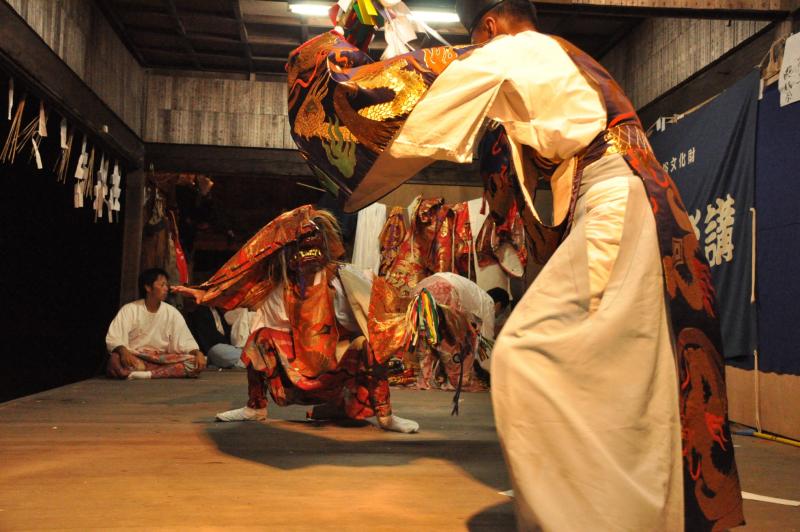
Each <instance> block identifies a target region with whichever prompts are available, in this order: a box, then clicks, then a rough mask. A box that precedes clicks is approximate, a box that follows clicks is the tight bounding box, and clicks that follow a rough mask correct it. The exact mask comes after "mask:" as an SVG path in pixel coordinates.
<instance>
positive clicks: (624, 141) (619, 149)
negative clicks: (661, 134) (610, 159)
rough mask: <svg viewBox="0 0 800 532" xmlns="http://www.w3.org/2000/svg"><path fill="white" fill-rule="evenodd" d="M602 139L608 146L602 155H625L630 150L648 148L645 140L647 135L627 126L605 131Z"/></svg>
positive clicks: (647, 142) (638, 129)
mask: <svg viewBox="0 0 800 532" xmlns="http://www.w3.org/2000/svg"><path fill="white" fill-rule="evenodd" d="M603 138H604V140H605V141H606V144H608V147H607V148H606V151H605V153H604V155H613V154H622V153H626V152H627V151H628V150H629V149H631V148H640V147H643V148H649V147H650V142H649V141H648V140H647V135H646V134H645V133H644V131H642V130H641V129H640V128H632V127H628V126H627V125H622V126H615V127H612V128H609V129H607V130H606V132H605V136H604V137H603Z"/></svg>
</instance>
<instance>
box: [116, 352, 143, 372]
mask: <svg viewBox="0 0 800 532" xmlns="http://www.w3.org/2000/svg"><path fill="white" fill-rule="evenodd" d="M117 353H119V361H120V362H121V363H122V367H123V368H125V369H130V370H139V371H143V370H145V369H146V368H145V365H144V362H142V361H141V360H139V357H137V356H136V355H134V354H133V353H132V352H131V351H130V350H129V349H127V348H125V347H123V348H122V349H118V350H117Z"/></svg>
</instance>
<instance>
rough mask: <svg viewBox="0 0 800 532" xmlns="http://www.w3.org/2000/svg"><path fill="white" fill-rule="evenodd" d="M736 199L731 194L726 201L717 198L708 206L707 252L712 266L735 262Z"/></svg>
mask: <svg viewBox="0 0 800 532" xmlns="http://www.w3.org/2000/svg"><path fill="white" fill-rule="evenodd" d="M734 203H735V201H734V199H733V198H732V197H731V195H730V194H728V195H727V197H726V198H725V199H722V198H717V200H716V202H715V203H712V204H710V205H708V207H707V210H706V217H705V220H704V222H705V224H706V227H705V235H706V237H705V242H704V243H705V252H706V259H708V263H709V264H710V265H711V266H719V265H720V264H722V263H723V262H730V261H732V260H733V223H734V220H735V216H736V209H735V208H734Z"/></svg>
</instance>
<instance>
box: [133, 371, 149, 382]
mask: <svg viewBox="0 0 800 532" xmlns="http://www.w3.org/2000/svg"><path fill="white" fill-rule="evenodd" d="M152 378H153V372H152V371H131V372H130V373H129V374H128V380H129V381H132V380H136V379H152Z"/></svg>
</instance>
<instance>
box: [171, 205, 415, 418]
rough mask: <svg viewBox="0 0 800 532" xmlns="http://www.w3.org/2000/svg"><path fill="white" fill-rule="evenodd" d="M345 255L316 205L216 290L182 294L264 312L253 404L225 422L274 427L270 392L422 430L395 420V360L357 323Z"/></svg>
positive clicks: (208, 286)
mask: <svg viewBox="0 0 800 532" xmlns="http://www.w3.org/2000/svg"><path fill="white" fill-rule="evenodd" d="M343 254H344V246H343V245H342V240H341V237H340V235H339V229H338V224H337V222H336V219H335V218H334V217H333V215H331V214H330V213H328V212H327V211H321V210H315V209H314V208H313V207H311V206H310V205H306V206H302V207H298V208H297V209H294V210H292V211H289V212H286V213H284V214H282V215H280V216H278V217H277V218H275V219H274V220H273V221H272V222H270V223H269V224H267V225H266V226H264V227H263V228H262V229H261V230H260V231H259V232H258V233H256V235H255V236H253V237H252V238H251V239H250V240H249V241H248V242H247V243H246V244H245V245H244V247H242V249H241V250H239V251H238V252H237V253H236V255H234V256H233V258H231V259H230V260H229V261H228V262H227V263H226V264H225V265H224V266H223V267H222V268H221V269H220V270H219V271H218V272H217V273H215V274H214V275H213V276H212V277H211V279H209V280H208V281H207V282H205V283H203V284H202V285H200V286H198V287H175V291H176V292H179V293H182V294H184V295H191V296H193V297H194V298H195V300H196V301H197V302H198V303H201V304H204V305H213V306H217V307H222V308H224V309H226V310H231V309H233V308H236V307H247V308H250V309H251V310H254V311H256V315H255V317H254V320H253V324H252V326H251V334H250V337H249V339H248V340H247V343H246V344H245V346H244V348H243V350H242V362H243V363H244V364H245V365H246V366H247V382H248V401H247V406H245V407H243V408H238V409H235V410H230V411H227V412H222V413H219V414H217V419H218V420H220V421H248V420H261V419H265V418H266V416H267V395H266V390H269V395H270V396H271V397H272V400H273V401H274V402H275V403H276V404H277V405H280V406H285V405H291V404H302V405H315V407H314V409H313V410H312V411H311V413H310V417H312V418H314V419H331V418H341V417H346V418H350V419H367V418H371V417H373V416H375V417H376V418H377V421H378V425H379V426H380V427H381V428H383V429H385V430H391V431H396V432H407V433H409V432H417V430H419V425H418V424H417V423H416V422H414V421H411V420H407V419H403V418H400V417H397V416H395V415H393V414H392V407H391V403H390V401H389V384H388V381H387V376H388V375H387V364H386V361H385V360H378V359H376V357H375V354H374V353H373V351H372V349H371V348H370V345H369V342H368V341H367V340H366V338H365V337H364V335H363V333H362V330H363V329H362V327H365V326H366V317H364V316H359V317H358V318H357V317H356V316H355V315H354V313H353V308H352V307H351V305H350V303H349V301H348V295H347V294H346V293H345V289H344V287H343V285H342V281H341V280H340V276H339V270H340V268H343V265H341V264H340V263H337V262H336V260H337V259H339V258H340V257H341V256H342V255H343ZM356 307H357V308H358V305H356Z"/></svg>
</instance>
